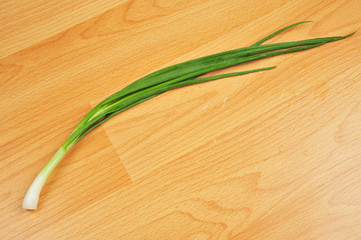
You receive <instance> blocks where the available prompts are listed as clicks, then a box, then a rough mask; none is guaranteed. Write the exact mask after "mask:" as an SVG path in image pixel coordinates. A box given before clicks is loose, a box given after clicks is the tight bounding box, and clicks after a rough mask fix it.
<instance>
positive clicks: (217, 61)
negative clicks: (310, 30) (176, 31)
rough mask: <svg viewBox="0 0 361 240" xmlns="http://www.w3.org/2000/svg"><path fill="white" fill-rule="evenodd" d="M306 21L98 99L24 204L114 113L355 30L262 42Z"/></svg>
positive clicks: (32, 201) (31, 203)
mask: <svg viewBox="0 0 361 240" xmlns="http://www.w3.org/2000/svg"><path fill="white" fill-rule="evenodd" d="M306 22H309V21H304V22H298V23H295V24H292V25H290V26H288V27H285V28H282V29H280V30H278V31H276V32H275V33H272V34H271V35H269V36H267V37H265V38H263V39H262V40H260V41H258V42H256V43H255V44H253V45H251V46H249V47H244V48H239V49H235V50H231V51H226V52H221V53H217V54H213V55H209V56H206V57H201V58H197V59H193V60H190V61H187V62H183V63H179V64H176V65H173V66H170V67H166V68H164V69H161V70H159V71H156V72H153V73H151V74H149V75H147V76H145V77H142V78H140V79H139V80H137V81H135V82H134V83H132V84H130V85H128V86H127V87H125V88H124V89H122V90H120V91H119V92H117V93H115V94H113V95H111V96H110V97H108V98H107V99H105V100H104V101H102V102H101V103H99V104H98V105H97V106H96V107H94V108H93V109H92V110H91V111H90V112H89V113H88V114H87V115H86V116H85V117H84V119H83V120H81V121H80V123H79V124H78V125H77V126H76V127H75V129H74V131H73V132H72V133H71V134H70V136H69V138H68V139H67V140H66V142H65V143H64V144H63V145H62V146H61V147H60V148H59V150H58V151H57V152H56V153H55V155H54V156H53V157H52V158H51V160H50V161H49V162H48V163H47V164H46V166H45V167H44V168H43V169H42V170H41V171H40V173H39V174H38V176H37V177H36V178H35V180H34V181H33V183H32V184H31V186H30V188H29V190H28V192H27V194H26V196H25V198H24V201H23V208H25V209H29V210H35V209H36V208H37V205H38V201H39V195H40V192H41V189H42V187H43V185H44V183H45V182H46V179H47V178H48V176H49V175H50V173H51V172H52V171H53V170H54V168H55V167H56V165H57V164H58V163H59V162H60V161H61V159H62V158H63V157H64V156H65V154H66V153H67V152H68V151H69V150H70V149H71V148H72V147H73V146H74V145H75V144H76V143H77V142H78V141H79V140H80V139H81V138H83V137H84V136H85V135H86V134H87V133H89V132H90V131H91V130H92V129H94V128H95V127H97V126H98V125H100V124H102V123H103V122H105V121H106V120H108V119H109V118H111V117H112V116H114V115H116V114H117V113H119V112H122V111H124V110H126V109H129V108H131V107H133V106H135V105H137V104H139V103H142V102H144V101H146V100H148V99H151V98H153V97H155V96H158V95H160V94H162V93H164V92H166V91H169V90H172V89H175V88H179V87H183V86H188V85H192V84H197V83H202V82H207V81H212V80H216V79H220V78H226V77H232V76H238V75H244V74H248V73H253V72H259V71H265V70H270V69H273V68H275V66H273V67H266V68H259V69H254V70H248V71H242V72H235V73H227V74H221V75H216V76H211V77H201V76H202V75H204V74H206V73H209V72H212V71H215V70H219V69H223V68H227V67H230V66H233V65H237V64H240V63H245V62H249V61H253V60H257V59H262V58H268V57H271V56H277V55H281V54H286V53H292V52H298V51H303V50H307V49H311V48H314V47H317V46H320V45H322V44H325V43H328V42H333V41H338V40H341V39H344V38H347V37H349V36H351V35H352V34H354V33H351V34H349V35H346V36H337V37H325V38H314V39H307V40H302V41H293V42H283V43H274V44H267V45H261V44H262V43H264V42H265V41H266V40H268V39H270V38H272V37H274V36H276V35H277V34H279V33H281V32H283V31H285V30H287V29H289V28H291V27H294V26H296V25H299V24H302V23H306Z"/></svg>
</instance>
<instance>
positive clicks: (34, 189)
mask: <svg viewBox="0 0 361 240" xmlns="http://www.w3.org/2000/svg"><path fill="white" fill-rule="evenodd" d="M66 152H67V150H66V149H65V148H64V147H61V148H59V150H58V151H57V152H56V153H55V154H54V156H53V157H52V158H51V160H50V161H49V162H48V164H46V166H45V167H44V168H43V170H41V172H40V173H39V174H38V176H37V177H36V178H35V180H34V181H33V183H32V184H31V186H30V188H29V190H28V192H27V193H26V195H25V198H24V201H23V208H25V209H28V210H35V209H36V208H37V206H38V202H39V196H40V192H41V189H42V188H43V186H44V183H45V181H46V179H47V178H48V176H49V175H50V173H51V172H52V171H53V170H54V168H55V167H56V165H57V164H58V163H59V162H60V161H61V159H62V158H63V157H64V155H65V154H66Z"/></svg>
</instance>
